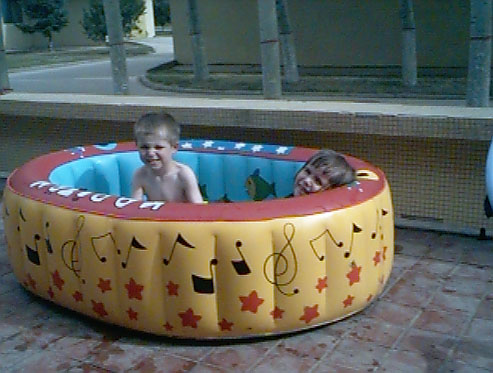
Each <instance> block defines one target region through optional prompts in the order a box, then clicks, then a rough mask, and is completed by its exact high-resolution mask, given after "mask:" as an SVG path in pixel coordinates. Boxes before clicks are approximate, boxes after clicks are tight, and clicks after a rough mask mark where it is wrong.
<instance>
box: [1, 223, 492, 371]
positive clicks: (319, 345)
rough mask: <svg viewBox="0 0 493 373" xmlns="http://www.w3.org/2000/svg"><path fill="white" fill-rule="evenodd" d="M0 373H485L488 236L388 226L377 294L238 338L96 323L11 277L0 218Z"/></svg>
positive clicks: (488, 356)
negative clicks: (367, 301)
mask: <svg viewBox="0 0 493 373" xmlns="http://www.w3.org/2000/svg"><path fill="white" fill-rule="evenodd" d="M0 235H1V237H2V238H1V239H0V372H45V371H46V372H58V371H63V372H123V371H125V372H126V371H131V372H283V373H287V372H369V371H374V372H375V371H376V372H413V373H414V372H492V371H493V241H491V240H489V241H480V240H477V239H476V238H474V237H465V236H458V235H453V234H443V233H436V232H427V231H417V230H408V229H397V230H396V257H395V265H394V269H393V272H392V276H391V277H390V280H389V283H388V284H387V287H386V288H385V290H384V293H383V294H382V296H381V297H380V299H378V300H377V301H376V302H374V303H373V304H372V305H371V306H370V307H369V308H367V309H366V310H364V311H363V312H361V313H360V314H357V315H355V316H353V317H350V318H348V319H346V320H343V321H340V322H337V323H334V324H331V325H327V326H325V327H322V328H318V329H314V330H310V331H307V332H303V333H298V334H293V335H289V336H282V337H279V338H271V339H257V340H249V341H238V342H233V343H232V342H228V343H219V342H207V343H200V342H185V341H179V340H174V339H170V338H163V337H156V336H151V335H146V334H141V333H137V332H132V331H128V330H125V329H122V328H119V327H115V326H111V325H107V324H103V323H100V322H97V321H94V320H92V319H89V318H86V317H84V316H80V315H78V314H76V313H73V312H71V311H67V310H65V309H63V308H61V307H58V306H56V305H54V304H51V303H49V302H46V301H44V300H41V299H39V298H37V297H35V296H33V295H31V294H30V293H28V292H27V291H25V290H24V289H23V288H22V287H21V286H20V285H19V284H18V283H17V281H16V279H15V278H14V275H13V274H12V271H11V269H10V266H9V264H8V260H7V254H6V245H5V239H4V238H3V224H2V223H0Z"/></svg>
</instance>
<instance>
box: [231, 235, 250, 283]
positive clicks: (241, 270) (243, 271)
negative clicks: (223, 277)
mask: <svg viewBox="0 0 493 373" xmlns="http://www.w3.org/2000/svg"><path fill="white" fill-rule="evenodd" d="M241 246H242V243H241V241H239V240H238V241H236V243H235V248H236V251H238V254H240V256H241V260H232V261H231V264H233V267H234V269H235V271H236V273H237V274H238V275H239V276H245V275H249V274H250V273H251V272H252V271H251V270H250V267H249V266H248V263H247V262H246V260H245V257H244V256H243V253H242V252H241Z"/></svg>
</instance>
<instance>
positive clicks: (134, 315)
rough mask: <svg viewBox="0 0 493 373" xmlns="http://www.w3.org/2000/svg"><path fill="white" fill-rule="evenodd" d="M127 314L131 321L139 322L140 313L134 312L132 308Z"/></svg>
mask: <svg viewBox="0 0 493 373" xmlns="http://www.w3.org/2000/svg"><path fill="white" fill-rule="evenodd" d="M127 314H128V318H129V319H130V320H137V316H138V315H139V313H138V312H136V311H134V310H133V309H132V307H129V309H128V310H127Z"/></svg>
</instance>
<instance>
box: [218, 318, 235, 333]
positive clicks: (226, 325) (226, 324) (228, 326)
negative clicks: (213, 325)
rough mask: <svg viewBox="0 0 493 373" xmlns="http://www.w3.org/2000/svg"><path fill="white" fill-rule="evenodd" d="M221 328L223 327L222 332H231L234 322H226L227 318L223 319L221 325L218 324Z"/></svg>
mask: <svg viewBox="0 0 493 373" xmlns="http://www.w3.org/2000/svg"><path fill="white" fill-rule="evenodd" d="M218 324H219V326H220V327H221V331H225V330H229V331H231V327H232V326H233V323H232V322H229V321H228V320H226V319H225V318H223V319H222V320H221V322H220V323H218Z"/></svg>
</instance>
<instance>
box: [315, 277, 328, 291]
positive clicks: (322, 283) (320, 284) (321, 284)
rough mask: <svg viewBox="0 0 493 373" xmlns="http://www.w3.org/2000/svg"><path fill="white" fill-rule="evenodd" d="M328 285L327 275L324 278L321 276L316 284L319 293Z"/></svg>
mask: <svg viewBox="0 0 493 373" xmlns="http://www.w3.org/2000/svg"><path fill="white" fill-rule="evenodd" d="M326 287H327V276H325V277H324V278H319V279H318V284H317V286H315V288H316V289H317V290H318V293H319V294H320V293H321V292H322V290H324V289H325V288H326Z"/></svg>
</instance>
